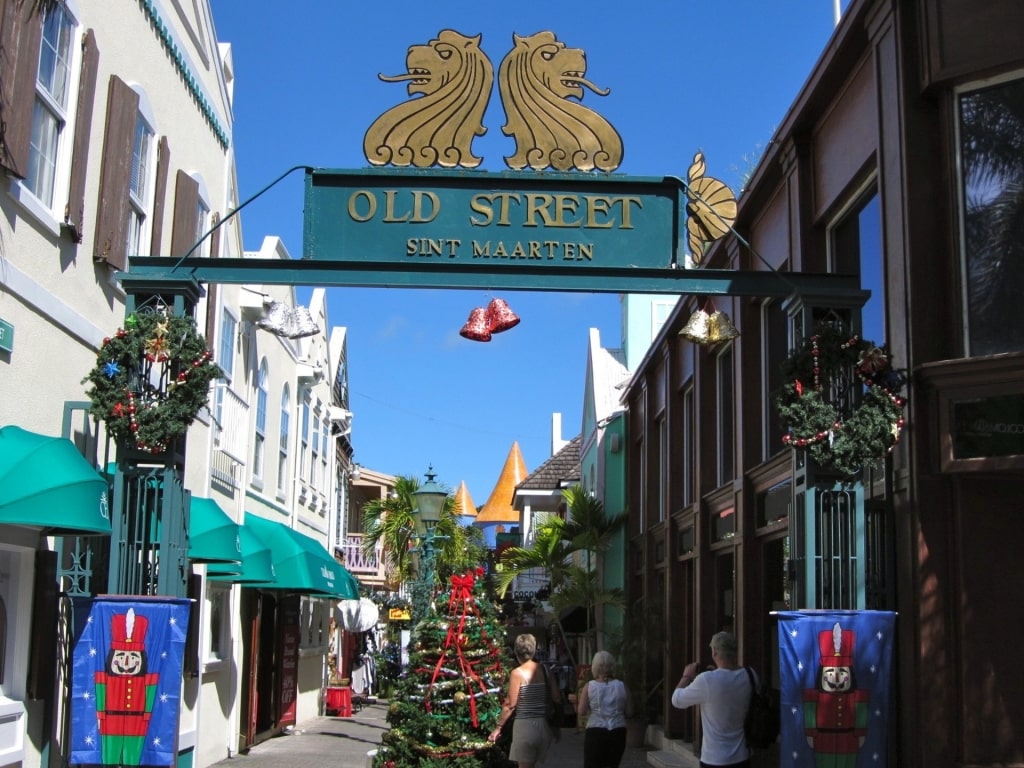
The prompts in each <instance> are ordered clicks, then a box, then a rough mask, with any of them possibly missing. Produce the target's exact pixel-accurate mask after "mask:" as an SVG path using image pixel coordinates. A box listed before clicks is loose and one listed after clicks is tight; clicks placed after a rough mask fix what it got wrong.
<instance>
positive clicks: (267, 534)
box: [245, 512, 359, 600]
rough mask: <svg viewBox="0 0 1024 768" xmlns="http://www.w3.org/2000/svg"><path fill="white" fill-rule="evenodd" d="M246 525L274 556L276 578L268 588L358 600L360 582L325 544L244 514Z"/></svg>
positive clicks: (276, 524)
mask: <svg viewBox="0 0 1024 768" xmlns="http://www.w3.org/2000/svg"><path fill="white" fill-rule="evenodd" d="M245 527H249V528H252V531H253V532H254V533H255V534H256V535H257V536H259V537H260V538H261V539H263V541H264V542H266V543H267V545H268V546H269V547H270V551H271V553H272V554H273V558H274V573H275V575H276V576H277V581H276V582H275V583H274V584H268V585H267V586H268V587H274V588H276V589H285V590H288V591H291V592H304V593H306V594H312V595H322V596H325V597H332V598H343V599H349V600H358V599H359V583H358V582H357V581H356V579H355V577H354V576H353V575H352V574H351V573H349V571H348V570H347V569H346V568H345V567H344V566H342V565H341V564H340V563H339V562H338V561H337V560H335V559H334V558H333V557H331V554H330V553H329V552H328V551H327V550H326V549H324V547H323V546H322V545H321V544H320V543H319V542H317V541H315V540H314V539H311V538H310V537H309V536H304V535H303V534H301V533H299V532H298V531H294V530H292V529H291V528H289V527H288V526H287V525H283V524H281V523H277V522H274V521H273V520H267V519H266V518H262V517H260V516H258V515H254V514H252V513H250V512H246V513H245Z"/></svg>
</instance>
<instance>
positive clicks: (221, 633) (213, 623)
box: [203, 581, 231, 667]
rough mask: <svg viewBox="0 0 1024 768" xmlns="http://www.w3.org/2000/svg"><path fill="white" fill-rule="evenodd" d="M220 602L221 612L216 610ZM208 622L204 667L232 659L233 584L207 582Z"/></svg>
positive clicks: (205, 634) (205, 635)
mask: <svg viewBox="0 0 1024 768" xmlns="http://www.w3.org/2000/svg"><path fill="white" fill-rule="evenodd" d="M215 604H219V607H220V613H219V614H217V613H215V611H214V608H215ZM206 622H207V631H206V632H205V633H203V634H204V637H205V648H204V649H203V656H204V667H209V666H211V665H216V664H219V663H223V662H226V661H230V660H231V586H230V585H229V584H218V583H215V582H210V581H207V582H206Z"/></svg>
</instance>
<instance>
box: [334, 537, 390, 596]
mask: <svg viewBox="0 0 1024 768" xmlns="http://www.w3.org/2000/svg"><path fill="white" fill-rule="evenodd" d="M336 547H337V549H339V550H340V551H341V553H342V554H343V555H344V556H345V567H346V568H347V569H348V570H349V571H350V572H351V573H352V575H353V576H356V577H357V578H358V577H360V576H361V577H363V580H364V581H367V582H373V583H376V584H383V583H384V576H385V574H384V558H383V557H381V555H382V553H383V548H384V547H383V544H382V543H381V542H377V546H376V547H375V548H374V550H373V552H371V553H370V555H369V556H366V555H364V554H363V537H362V536H359V535H358V534H352V535H349V536H346V537H344V538H342V539H341V540H340V541H339V542H338V543H337V545H336Z"/></svg>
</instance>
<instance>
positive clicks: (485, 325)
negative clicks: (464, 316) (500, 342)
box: [459, 307, 491, 341]
mask: <svg viewBox="0 0 1024 768" xmlns="http://www.w3.org/2000/svg"><path fill="white" fill-rule="evenodd" d="M459 336H461V337H463V338H464V339H469V340H471V341H490V340H491V326H490V323H489V322H488V319H487V310H486V309H484V308H483V307H477V308H476V309H474V310H473V311H472V312H470V313H469V319H468V320H467V321H466V324H465V325H464V326H462V330H461V331H459Z"/></svg>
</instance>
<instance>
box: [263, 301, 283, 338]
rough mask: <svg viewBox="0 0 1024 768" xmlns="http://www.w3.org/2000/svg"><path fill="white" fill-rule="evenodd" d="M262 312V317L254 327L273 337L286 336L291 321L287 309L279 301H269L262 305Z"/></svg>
mask: <svg viewBox="0 0 1024 768" xmlns="http://www.w3.org/2000/svg"><path fill="white" fill-rule="evenodd" d="M263 310H264V312H263V317H261V318H260V319H259V320H257V321H256V327H257V328H262V329H263V330H265V331H270V332H271V333H272V334H274V335H275V336H287V335H288V331H289V327H290V325H291V320H292V313H291V311H290V310H289V309H288V307H287V306H285V305H284V304H282V303H281V302H280V301H271V302H267V303H266V304H264V305H263Z"/></svg>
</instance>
